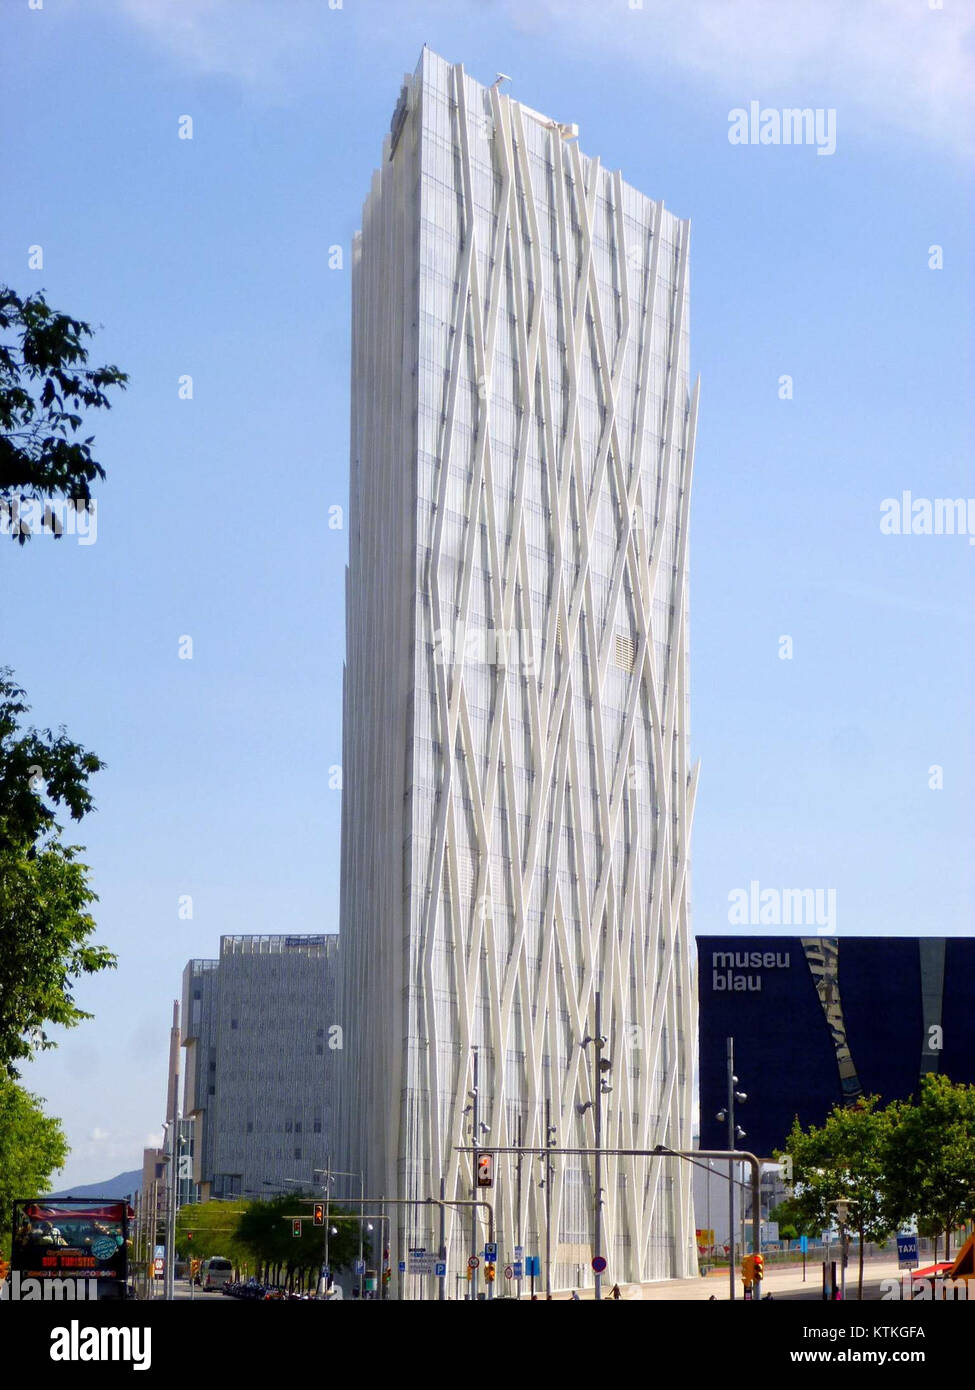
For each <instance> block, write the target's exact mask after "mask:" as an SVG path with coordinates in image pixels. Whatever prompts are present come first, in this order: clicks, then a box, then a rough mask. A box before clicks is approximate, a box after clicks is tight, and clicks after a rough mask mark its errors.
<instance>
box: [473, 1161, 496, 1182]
mask: <svg viewBox="0 0 975 1390" xmlns="http://www.w3.org/2000/svg"><path fill="white" fill-rule="evenodd" d="M477 1185H478V1187H493V1186H494V1154H478V1156H477Z"/></svg>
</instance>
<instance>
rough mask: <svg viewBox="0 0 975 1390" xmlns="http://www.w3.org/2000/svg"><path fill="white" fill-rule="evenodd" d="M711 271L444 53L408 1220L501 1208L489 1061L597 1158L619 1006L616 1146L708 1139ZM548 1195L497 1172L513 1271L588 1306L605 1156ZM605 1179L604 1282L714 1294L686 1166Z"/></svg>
mask: <svg viewBox="0 0 975 1390" xmlns="http://www.w3.org/2000/svg"><path fill="white" fill-rule="evenodd" d="M688 244H689V224H688V223H687V222H685V221H681V220H679V219H678V218H676V217H674V216H673V215H672V214H670V213H668V212H667V211H665V209H664V207H663V205H662V204H661V203H657V202H653V201H651V200H650V199H648V198H645V197H644V196H643V195H641V194H640V193H638V192H636V191H635V190H634V189H632V188H631V187H629V186H628V185H627V184H625V183H624V182H623V180H622V178H621V176H620V175H619V173H618V172H617V173H613V172H610V171H607V170H605V169H603V168H602V167H601V166H600V163H599V161H598V160H596V159H591V158H587V157H586V156H584V155H582V154H581V153H580V151H579V148H578V144H577V142H576V139H575V132H574V130H571V129H568V128H566V127H564V126H558V125H557V124H556V123H555V122H553V121H550V120H548V119H547V118H545V117H542V116H540V115H539V114H538V113H536V112H534V111H531V110H530V109H529V108H528V107H525V106H523V105H521V104H519V103H518V102H517V101H515V100H512V99H510V98H508V97H506V96H504V95H502V94H501V93H500V91H499V90H498V86H497V85H495V87H492V88H490V89H488V88H485V87H482V86H480V85H479V84H478V83H476V82H474V81H473V80H472V79H471V78H470V77H468V76H467V75H466V74H465V73H464V71H463V69H462V68H461V67H459V66H457V67H454V66H451V65H449V64H448V63H446V62H445V61H444V60H443V59H441V58H439V57H437V56H436V55H435V54H433V53H431V52H429V50H424V53H423V55H422V57H421V60H420V64H419V66H418V68H417V71H416V73H415V74H414V75H413V76H411V77H408V78H407V80H406V83H405V85H404V88H403V92H402V95H401V98H400V102H399V105H398V106H397V109H396V113H395V115H394V117H393V123H392V127H391V132H390V135H389V136H388V137H387V140H386V143H385V148H384V157H383V164H382V167H381V169H380V170H379V171H378V172H377V173H376V174H375V175H374V177H373V183H372V189H371V192H370V195H369V198H368V200H367V202H366V205H365V208H364V213H363V227H362V231H361V233H360V234H359V236H358V238H357V240H356V247H355V264H354V284H353V345H352V350H353V401H352V460H351V468H352V472H351V497H350V567H349V575H348V587H347V630H348V654H347V665H346V677H345V726H344V785H345V792H344V802H343V849H342V923H341V931H342V948H341V949H342V970H343V981H344V983H343V1000H344V1004H343V1013H344V1017H343V1019H342V1022H343V1026H344V1028H345V1052H344V1056H343V1079H342V1093H341V1101H340V1110H341V1118H340V1128H341V1130H342V1133H343V1135H344V1140H345V1148H344V1150H343V1155H342V1156H343V1160H344V1161H343V1165H342V1166H343V1167H344V1168H347V1169H352V1170H354V1171H356V1172H357V1171H358V1170H359V1169H360V1168H362V1169H364V1171H365V1173H366V1175H367V1176H366V1185H367V1188H369V1189H370V1191H371V1192H372V1193H375V1194H377V1195H378V1194H379V1193H385V1194H386V1195H387V1196H394V1195H395V1196H400V1197H409V1198H421V1197H424V1196H431V1195H432V1196H435V1195H437V1193H438V1191H439V1188H440V1182H441V1179H444V1180H445V1184H446V1192H447V1195H448V1196H470V1195H471V1164H470V1159H469V1157H468V1156H466V1155H459V1154H458V1153H457V1151H456V1146H457V1145H462V1144H470V1143H471V1139H472V1131H471V1121H472V1110H471V1105H472V1101H471V1099H470V1097H469V1092H470V1091H471V1089H472V1077H473V1057H474V1049H475V1048H476V1049H477V1058H478V1066H479V1086H478V1092H479V1094H478V1101H477V1106H478V1112H479V1113H478V1121H479V1131H480V1132H479V1135H478V1136H477V1137H478V1138H479V1140H480V1141H481V1142H482V1143H484V1144H493V1145H509V1144H515V1143H517V1142H518V1141H519V1136H521V1142H523V1143H525V1144H530V1145H533V1144H538V1145H539V1146H543V1145H544V1144H545V1141H546V1137H547V1136H548V1134H549V1133H551V1137H552V1138H553V1139H554V1142H555V1143H556V1144H558V1145H560V1146H564V1147H587V1146H591V1145H592V1144H593V1141H594V1111H593V1106H592V1105H591V1104H590V1105H588V1106H587V1102H592V1101H594V1099H595V1097H594V1095H593V1082H592V1057H591V1050H590V1049H589V1048H587V1047H586V1046H584V1045H583V1040H584V1039H586V1038H587V1036H589V1035H591V1034H592V1033H593V1032H594V1026H595V1016H594V1008H595V994H596V992H597V991H599V993H600V999H601V1010H602V1022H601V1027H602V1032H603V1034H604V1036H605V1037H606V1038H607V1040H608V1042H607V1046H606V1047H605V1049H604V1055H606V1056H608V1057H609V1058H610V1059H611V1060H612V1063H613V1066H612V1070H611V1072H609V1073H608V1080H609V1083H610V1085H611V1089H610V1090H608V1091H607V1092H606V1093H605V1094H602V1095H601V1098H600V1100H601V1104H602V1140H603V1144H604V1145H605V1146H606V1147H607V1148H614V1147H615V1148H652V1147H653V1146H654V1145H656V1144H660V1143H664V1144H668V1145H670V1146H673V1147H680V1146H683V1147H690V1139H691V1113H690V1107H691V1088H692V1082H693V1070H694V1057H693V1045H694V1044H693V1038H694V1024H695V1019H694V1007H695V1006H694V1000H693V991H692V987H691V983H692V982H691V970H692V966H691V959H690V953H689V940H688V938H689V922H688V913H689V903H688V899H689V877H688V839H689V833H690V826H691V818H692V813H693V802H694V790H695V783H696V776H695V774H694V773H693V772H692V770H691V769H690V767H689V765H688V726H687V709H688V678H687V648H688V637H687V621H688V612H687V537H688V508H689V502H690V483H691V469H692V461H693V452H694V431H695V421H696V413H697V394H698V393H697V387H696V386H695V388H694V391H693V393H692V392H691V390H690V386H689V348H688ZM548 1125H550V1126H551V1131H548V1130H547V1128H546V1126H548ZM333 1163H334V1159H333ZM544 1176H545V1175H544V1172H543V1169H542V1166H541V1165H540V1162H539V1161H538V1160H537V1159H530V1158H529V1159H525V1160H524V1161H523V1163H522V1165H521V1168H520V1171H519V1166H518V1164H517V1162H516V1160H514V1159H513V1158H507V1157H503V1158H499V1160H498V1163H497V1169H496V1185H495V1188H494V1192H493V1198H494V1201H495V1207H496V1217H497V1222H498V1233H499V1241H500V1246H501V1249H500V1255H501V1259H502V1260H505V1259H508V1258H511V1256H512V1254H513V1251H514V1247H515V1246H516V1245H521V1246H523V1247H524V1249H525V1250H526V1252H527V1253H537V1252H540V1251H541V1249H542V1248H543V1247H544V1245H545V1241H546V1232H548V1233H549V1249H550V1251H551V1260H552V1283H553V1287H558V1286H566V1285H569V1284H578V1283H581V1282H585V1281H586V1279H587V1278H591V1275H590V1273H589V1270H588V1263H589V1260H590V1258H591V1256H592V1253H593V1208H594V1192H593V1172H592V1167H591V1163H590V1160H588V1159H586V1158H575V1159H573V1158H570V1157H568V1156H566V1157H565V1158H563V1159H557V1160H554V1161H553V1163H552V1174H551V1179H550V1183H551V1186H550V1188H549V1189H546V1188H545V1186H544V1185H542V1186H540V1185H539V1184H540V1182H542V1180H543V1179H544ZM602 1187H603V1208H602V1210H603V1232H604V1234H603V1240H602V1247H603V1248H602V1252H601V1253H603V1254H605V1255H606V1257H607V1259H608V1260H609V1270H608V1275H607V1277H609V1278H611V1279H612V1280H613V1281H623V1280H637V1279H641V1280H646V1279H660V1278H667V1277H681V1276H685V1275H687V1274H689V1273H692V1272H693V1270H694V1268H695V1263H694V1262H695V1243H694V1222H693V1214H692V1208H691V1182H690V1172H689V1170H688V1169H687V1166H686V1165H682V1164H680V1163H678V1162H677V1161H675V1160H659V1159H654V1160H649V1161H647V1160H643V1159H627V1158H618V1159H614V1158H607V1159H605V1160H604V1165H603V1179H602ZM396 1221H398V1222H399V1223H400V1224H399V1240H398V1248H399V1250H400V1251H402V1250H403V1248H404V1247H406V1246H417V1245H419V1246H425V1247H426V1248H427V1249H428V1250H431V1249H435V1248H436V1246H437V1243H438V1236H437V1229H436V1220H435V1219H434V1218H433V1217H431V1216H430V1214H429V1211H427V1212H423V1211H419V1210H418V1211H417V1212H416V1213H412V1214H411V1213H408V1212H405V1211H404V1212H402V1213H401V1215H400V1216H398V1217H397V1218H396ZM395 1232H396V1224H395V1222H394V1240H395ZM447 1236H448V1250H449V1269H448V1288H449V1291H450V1292H451V1294H453V1285H452V1283H451V1282H450V1281H452V1280H453V1278H454V1275H455V1273H456V1272H458V1271H460V1270H461V1269H462V1268H463V1266H464V1265H465V1264H466V1260H467V1256H468V1254H469V1253H470V1250H471V1242H472V1235H471V1231H470V1227H469V1223H468V1221H467V1219H466V1218H451V1219H448V1223H447ZM396 1257H397V1255H396V1251H395V1250H394V1252H393V1259H394V1260H395V1259H396ZM424 1277H425V1276H415V1277H414V1278H412V1279H404V1280H403V1281H402V1283H401V1286H400V1287H399V1289H398V1292H400V1293H401V1294H403V1295H404V1296H414V1297H415V1296H420V1293H421V1281H422V1280H423V1279H424ZM426 1292H427V1294H428V1295H429V1290H426Z"/></svg>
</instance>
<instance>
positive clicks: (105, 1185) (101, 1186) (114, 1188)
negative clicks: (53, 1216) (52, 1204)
mask: <svg viewBox="0 0 975 1390" xmlns="http://www.w3.org/2000/svg"><path fill="white" fill-rule="evenodd" d="M141 1186H142V1169H141V1168H133V1169H132V1171H131V1173H119V1174H118V1175H117V1176H116V1177H114V1178H107V1179H106V1180H105V1182H90V1183H86V1184H85V1185H84V1186H82V1187H65V1188H63V1189H62V1190H61V1191H60V1192H45V1194H44V1195H45V1197H128V1195H129V1193H130V1192H137V1191H138V1190H139V1188H140V1187H141Z"/></svg>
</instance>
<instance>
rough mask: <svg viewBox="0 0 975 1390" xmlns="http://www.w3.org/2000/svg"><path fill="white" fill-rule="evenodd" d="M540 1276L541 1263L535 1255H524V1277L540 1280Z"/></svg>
mask: <svg viewBox="0 0 975 1390" xmlns="http://www.w3.org/2000/svg"><path fill="white" fill-rule="evenodd" d="M541 1274H542V1262H541V1260H540V1259H539V1257H538V1256H537V1255H526V1257H525V1277H526V1278H528V1279H531V1278H535V1279H540V1278H541Z"/></svg>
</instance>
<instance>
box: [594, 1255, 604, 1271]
mask: <svg viewBox="0 0 975 1390" xmlns="http://www.w3.org/2000/svg"><path fill="white" fill-rule="evenodd" d="M592 1267H593V1270H594V1271H595V1272H596V1274H604V1273H605V1272H606V1256H605V1255H593V1257H592Z"/></svg>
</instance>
